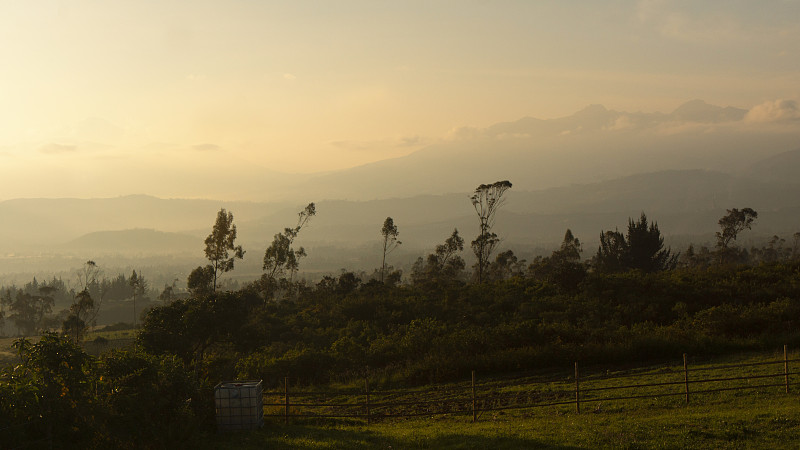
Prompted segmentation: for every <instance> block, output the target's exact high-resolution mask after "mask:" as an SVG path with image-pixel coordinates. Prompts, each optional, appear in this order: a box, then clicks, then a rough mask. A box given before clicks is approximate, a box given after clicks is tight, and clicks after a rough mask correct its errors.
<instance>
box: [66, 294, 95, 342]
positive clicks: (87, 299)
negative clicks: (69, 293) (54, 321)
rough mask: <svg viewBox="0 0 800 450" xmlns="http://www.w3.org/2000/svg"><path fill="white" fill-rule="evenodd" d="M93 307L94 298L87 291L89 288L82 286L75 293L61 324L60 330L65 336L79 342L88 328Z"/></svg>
mask: <svg viewBox="0 0 800 450" xmlns="http://www.w3.org/2000/svg"><path fill="white" fill-rule="evenodd" d="M94 309H95V308H94V299H93V298H92V295H91V294H90V293H89V289H86V288H84V289H83V290H82V291H80V292H78V294H76V295H75V301H73V302H72V305H71V306H70V307H69V314H68V315H67V318H66V319H65V320H64V322H63V324H62V325H61V330H62V332H63V333H64V334H66V335H67V336H70V337H74V338H75V342H76V343H79V342H80V341H81V340H82V339H83V337H84V335H85V334H86V331H87V330H88V328H89V324H90V322H91V319H90V317H91V314H92V311H93V310H94Z"/></svg>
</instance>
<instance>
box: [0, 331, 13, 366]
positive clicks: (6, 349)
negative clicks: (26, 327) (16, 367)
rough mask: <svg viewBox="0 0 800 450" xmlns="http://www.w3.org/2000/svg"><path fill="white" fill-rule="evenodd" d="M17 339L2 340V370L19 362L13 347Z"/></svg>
mask: <svg viewBox="0 0 800 450" xmlns="http://www.w3.org/2000/svg"><path fill="white" fill-rule="evenodd" d="M16 339H17V338H0V368H2V367H5V366H8V365H11V364H13V363H14V362H15V361H16V360H17V351H16V350H14V348H12V347H11V345H12V344H13V343H14V341H15V340H16Z"/></svg>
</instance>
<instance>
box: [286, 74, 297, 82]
mask: <svg viewBox="0 0 800 450" xmlns="http://www.w3.org/2000/svg"><path fill="white" fill-rule="evenodd" d="M283 79H284V80H288V81H294V80H296V79H297V75H294V74H291V73H285V74H283Z"/></svg>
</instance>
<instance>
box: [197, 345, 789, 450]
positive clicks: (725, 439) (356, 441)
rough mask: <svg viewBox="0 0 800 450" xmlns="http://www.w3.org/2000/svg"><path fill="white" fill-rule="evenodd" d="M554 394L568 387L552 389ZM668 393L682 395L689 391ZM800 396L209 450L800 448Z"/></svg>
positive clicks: (376, 429) (563, 410) (435, 422)
mask: <svg viewBox="0 0 800 450" xmlns="http://www.w3.org/2000/svg"><path fill="white" fill-rule="evenodd" d="M793 356H796V355H790V359H791V358H792V357H793ZM780 357H782V355H778V354H777V353H772V354H763V355H740V356H738V357H734V358H723V359H719V360H717V361H713V363H709V364H699V363H696V364H694V365H693V366H692V367H694V368H695V369H698V372H696V373H692V372H690V373H692V375H691V376H694V377H696V378H697V379H700V378H701V374H702V378H730V377H738V376H756V375H757V374H759V373H762V372H759V370H762V371H763V370H766V371H767V373H775V371H776V370H777V371H778V373H779V372H780V371H781V370H782V366H781V367H778V368H777V369H776V368H775V367H774V366H767V367H771V369H769V368H763V369H762V366H756V367H746V368H735V369H731V368H729V367H728V368H719V369H716V368H715V367H717V366H728V365H730V364H739V363H757V362H764V361H774V360H775V359H779V358H780ZM794 364H795V365H797V364H798V363H794ZM796 368H797V367H795V369H796ZM770 371H771V372H770ZM626 372H631V373H635V374H636V376H637V379H641V378H640V377H645V378H646V379H647V380H648V381H646V382H648V383H657V382H663V381H674V378H675V375H676V373H675V372H674V371H670V370H668V369H667V368H665V367H663V366H660V367H653V368H650V369H635V370H630V371H626ZM612 375H613V374H612ZM623 375H624V374H623ZM526 381H529V380H526ZM775 381H777V382H778V383H780V382H781V380H780V379H779V380H775ZM615 382H619V383H625V382H626V381H625V379H624V378H623V379H613V380H606V381H599V382H598V383H599V384H598V385H608V384H609V383H615ZM792 382H793V383H795V382H800V379H798V375H793V380H792ZM763 383H764V381H763V379H752V380H747V379H746V380H735V381H733V380H732V381H723V382H721V383H715V386H714V387H728V388H731V387H737V386H755V385H757V384H763ZM566 385H568V382H567V381H566V380H565V381H564V387H565V386H566ZM486 386H489V387H490V389H493V390H496V391H504V390H520V389H541V388H542V386H541V385H537V384H534V383H530V384H528V385H526V386H523V387H520V386H516V387H512V386H507V381H495V382H488V383H485V386H484V387H486ZM537 386H538V387H537ZM696 386H697V387H694V386H693V388H694V389H696V390H701V389H707V388H709V387H710V386H705V385H704V384H697V385H696ZM546 389H562V387H561V386H558V383H555V384H552V383H551V384H549V385H548V386H547V387H546ZM648 389H649V388H648ZM668 389H673V390H674V389H678V390H679V391H680V390H681V389H682V386H672V387H668ZM442 390H443V391H444V390H446V387H444V388H443V389H442ZM430 392H431V391H428V394H426V395H427V397H426V399H428V400H430V399H431V397H432V396H433V398H435V395H436V394H435V393H434V394H431V393H430ZM797 392H800V385H794V386H793V391H792V393H790V394H786V393H785V392H784V388H783V387H764V388H752V389H745V390H730V391H723V392H714V393H702V394H701V393H698V394H693V395H692V397H691V403H690V404H689V405H686V404H685V401H684V398H683V397H682V396H680V395H679V396H672V397H661V398H651V399H636V400H621V401H600V402H595V403H587V404H585V405H584V408H583V410H582V411H583V412H582V413H581V414H577V413H576V412H575V408H574V405H559V406H550V407H541V408H531V409H520V410H510V411H487V412H485V413H484V414H483V415H481V416H480V418H479V421H478V422H477V423H474V424H473V423H471V422H470V421H471V415H470V414H463V413H461V414H450V415H437V416H427V417H426V416H423V417H421V418H415V419H384V420H381V421H379V422H378V423H374V424H372V425H369V426H368V425H366V424H365V423H364V422H363V421H360V420H355V419H349V420H338V421H333V420H330V419H294V420H293V421H292V422H291V423H290V424H288V425H286V424H284V423H283V421H282V420H281V419H275V418H271V419H270V420H268V421H267V422H266V424H265V426H264V428H263V429H261V430H257V431H252V432H240V433H235V434H217V435H214V437H213V438H212V439H211V440H210V441H208V442H207V445H208V447H207V448H231V449H233V448H237V449H238V448H244V449H248V448H254V449H255V448H287V449H288V448H301V449H339V448H342V449H350V448H379V449H402V448H412V449H416V448H430V449H440V448H441V449H520V448H615V449H616V448H622V449H637V448H708V449H712V448H713V449H717V448H732V449H733V448H736V449H738V448H800V395H798V394H797ZM339 400H341V399H339Z"/></svg>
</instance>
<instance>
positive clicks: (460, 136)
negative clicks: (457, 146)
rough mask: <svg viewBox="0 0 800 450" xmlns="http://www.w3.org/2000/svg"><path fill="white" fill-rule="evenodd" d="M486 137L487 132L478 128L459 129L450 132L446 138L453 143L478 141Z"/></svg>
mask: <svg viewBox="0 0 800 450" xmlns="http://www.w3.org/2000/svg"><path fill="white" fill-rule="evenodd" d="M485 135H486V133H485V131H484V130H481V129H480V128H477V127H457V128H453V129H452V130H450V131H449V132H448V133H447V135H446V136H445V139H447V140H451V141H461V140H466V139H476V138H479V137H483V136H485Z"/></svg>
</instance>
